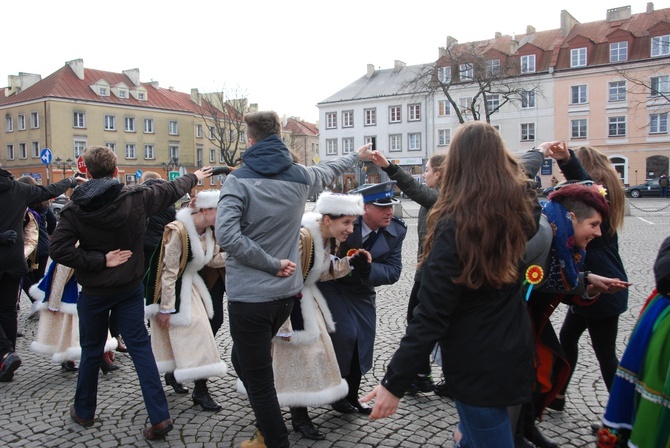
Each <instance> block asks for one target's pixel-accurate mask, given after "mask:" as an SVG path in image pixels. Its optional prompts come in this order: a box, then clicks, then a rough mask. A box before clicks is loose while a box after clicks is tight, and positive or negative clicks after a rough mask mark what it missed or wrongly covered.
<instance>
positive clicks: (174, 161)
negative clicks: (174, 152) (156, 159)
mask: <svg viewBox="0 0 670 448" xmlns="http://www.w3.org/2000/svg"><path fill="white" fill-rule="evenodd" d="M178 166H179V159H178V158H177V157H170V160H168V162H167V163H165V162H162V163H161V168H163V171H165V177H167V176H168V173H169V172H170V171H174V169H175V168H177V167H178Z"/></svg>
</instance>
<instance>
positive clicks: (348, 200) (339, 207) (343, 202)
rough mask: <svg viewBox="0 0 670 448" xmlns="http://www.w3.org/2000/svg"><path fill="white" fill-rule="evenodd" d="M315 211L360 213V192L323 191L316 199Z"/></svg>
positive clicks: (361, 201)
mask: <svg viewBox="0 0 670 448" xmlns="http://www.w3.org/2000/svg"><path fill="white" fill-rule="evenodd" d="M316 211H317V212H319V213H321V214H322V215H326V214H327V215H333V216H340V215H362V214H363V196H362V195H360V194H336V193H330V192H328V191H324V192H323V193H321V195H319V199H317V201H316Z"/></svg>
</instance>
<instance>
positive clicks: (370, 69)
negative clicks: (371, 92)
mask: <svg viewBox="0 0 670 448" xmlns="http://www.w3.org/2000/svg"><path fill="white" fill-rule="evenodd" d="M374 74H375V64H368V72H367V73H366V74H365V76H366V77H367V78H372V75H374Z"/></svg>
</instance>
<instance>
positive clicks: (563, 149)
mask: <svg viewBox="0 0 670 448" xmlns="http://www.w3.org/2000/svg"><path fill="white" fill-rule="evenodd" d="M544 145H546V146H545V147H544V149H542V148H543V146H544ZM539 148H540V149H542V152H544V155H545V156H546V157H551V158H552V159H555V160H570V151H568V145H566V144H565V142H559V141H554V142H546V143H542V144H541V145H540V146H539Z"/></svg>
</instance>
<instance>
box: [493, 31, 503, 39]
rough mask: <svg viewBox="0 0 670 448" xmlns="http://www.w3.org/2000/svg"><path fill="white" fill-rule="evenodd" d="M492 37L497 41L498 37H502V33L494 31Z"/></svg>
mask: <svg viewBox="0 0 670 448" xmlns="http://www.w3.org/2000/svg"><path fill="white" fill-rule="evenodd" d="M494 36H495V39H497V38H499V37H502V33H501V32H500V31H496V33H495V35H494Z"/></svg>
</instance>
